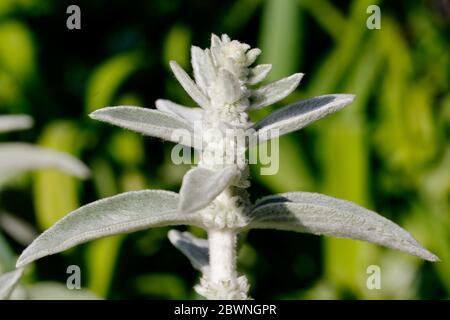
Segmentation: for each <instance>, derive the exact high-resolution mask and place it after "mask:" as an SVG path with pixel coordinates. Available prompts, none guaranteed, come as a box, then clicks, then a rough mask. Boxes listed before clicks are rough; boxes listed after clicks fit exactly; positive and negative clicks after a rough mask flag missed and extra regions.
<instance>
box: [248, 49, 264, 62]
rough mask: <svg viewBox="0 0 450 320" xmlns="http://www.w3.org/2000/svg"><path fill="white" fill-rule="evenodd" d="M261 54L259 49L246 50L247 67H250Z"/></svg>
mask: <svg viewBox="0 0 450 320" xmlns="http://www.w3.org/2000/svg"><path fill="white" fill-rule="evenodd" d="M260 54H261V49H259V48H253V49H250V50H248V52H247V53H246V56H247V66H249V65H251V64H252V63H253V62H255V60H256V58H258V56H259V55H260Z"/></svg>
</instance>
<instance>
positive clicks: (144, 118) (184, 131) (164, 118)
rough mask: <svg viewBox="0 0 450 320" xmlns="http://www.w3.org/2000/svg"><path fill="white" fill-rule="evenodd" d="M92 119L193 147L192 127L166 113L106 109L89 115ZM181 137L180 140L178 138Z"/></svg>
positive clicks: (120, 107) (139, 109)
mask: <svg viewBox="0 0 450 320" xmlns="http://www.w3.org/2000/svg"><path fill="white" fill-rule="evenodd" d="M89 116H90V117H91V118H92V119H95V120H99V121H103V122H107V123H110V124H114V125H117V126H119V127H122V128H126V129H129V130H133V131H136V132H140V133H142V134H144V135H148V136H152V137H158V138H161V139H164V140H168V141H172V142H175V143H183V144H185V145H187V146H189V147H192V146H194V141H193V140H194V133H193V128H192V125H191V124H190V123H188V122H186V121H183V120H182V119H181V118H180V117H178V116H173V115H171V114H169V113H166V112H161V111H158V110H152V109H146V108H141V107H132V106H118V107H106V108H102V109H99V110H97V111H95V112H93V113H91V114H90V115H89ZM180 137H182V138H180Z"/></svg>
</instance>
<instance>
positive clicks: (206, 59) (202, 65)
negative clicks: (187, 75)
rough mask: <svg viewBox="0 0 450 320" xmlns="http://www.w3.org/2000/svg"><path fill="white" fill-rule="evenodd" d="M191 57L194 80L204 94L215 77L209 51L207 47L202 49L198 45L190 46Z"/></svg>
mask: <svg viewBox="0 0 450 320" xmlns="http://www.w3.org/2000/svg"><path fill="white" fill-rule="evenodd" d="M191 57H192V58H191V59H192V69H193V70H194V79H195V82H196V83H197V85H198V86H199V87H200V89H201V90H202V91H203V93H204V94H205V95H206V94H207V93H208V87H209V86H210V85H211V83H212V82H213V80H214V77H215V69H214V65H213V62H212V57H211V53H210V51H209V50H208V49H206V50H202V49H200V48H199V47H196V46H192V48H191Z"/></svg>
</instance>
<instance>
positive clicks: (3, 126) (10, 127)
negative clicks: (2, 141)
mask: <svg viewBox="0 0 450 320" xmlns="http://www.w3.org/2000/svg"><path fill="white" fill-rule="evenodd" d="M32 126H33V118H31V117H30V116H27V115H21V114H20V115H10V116H0V133H3V132H8V131H15V130H24V129H28V128H31V127H32Z"/></svg>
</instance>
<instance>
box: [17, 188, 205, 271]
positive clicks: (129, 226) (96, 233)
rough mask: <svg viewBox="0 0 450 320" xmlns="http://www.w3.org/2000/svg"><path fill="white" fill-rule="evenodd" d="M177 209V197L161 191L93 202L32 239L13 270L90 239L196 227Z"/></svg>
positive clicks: (191, 216) (190, 216) (194, 220)
mask: <svg viewBox="0 0 450 320" xmlns="http://www.w3.org/2000/svg"><path fill="white" fill-rule="evenodd" d="M178 206H179V196H178V194H176V193H174V192H170V191H163V190H141V191H132V192H125V193H122V194H119V195H116V196H113V197H110V198H105V199H102V200H98V201H95V202H93V203H90V204H88V205H86V206H83V207H81V208H79V209H77V210H75V211H73V212H71V213H69V214H68V215H67V216H65V217H64V218H62V219H61V220H59V221H58V222H57V223H55V224H54V225H53V226H52V227H50V228H49V229H47V230H46V231H45V232H44V233H42V234H41V235H40V236H39V237H38V238H36V239H35V240H34V241H33V242H32V243H31V244H30V245H29V246H28V247H27V248H26V249H25V251H24V252H23V253H22V255H21V256H20V257H19V259H18V260H17V267H21V266H25V265H26V264H28V263H30V262H33V261H34V260H37V259H40V258H42V257H44V256H47V255H52V254H55V253H58V252H61V251H64V250H66V249H69V248H71V247H74V246H76V245H78V244H80V243H84V242H87V241H89V240H93V239H98V238H102V237H106V236H111V235H115V234H120V233H128V232H133V231H138V230H143V229H147V228H152V227H160V226H169V225H180V224H195V223H200V222H199V220H198V218H197V215H196V214H185V213H184V214H181V213H180V212H179V211H178Z"/></svg>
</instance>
